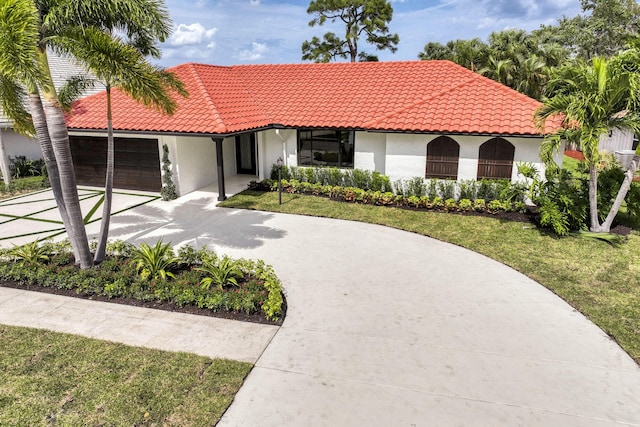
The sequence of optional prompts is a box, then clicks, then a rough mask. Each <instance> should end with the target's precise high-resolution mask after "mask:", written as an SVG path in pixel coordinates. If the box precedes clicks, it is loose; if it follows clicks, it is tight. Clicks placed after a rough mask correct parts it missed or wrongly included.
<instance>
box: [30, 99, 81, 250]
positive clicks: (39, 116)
mask: <svg viewBox="0 0 640 427" xmlns="http://www.w3.org/2000/svg"><path fill="white" fill-rule="evenodd" d="M29 109H30V111H31V118H32V120H33V126H34V127H35V130H36V138H37V139H38V143H39V144H40V149H41V150H42V158H43V160H44V164H45V166H46V167H47V174H48V175H49V184H50V185H51V191H52V192H53V197H54V199H55V200H56V204H57V205H58V211H59V212H60V217H61V218H62V224H64V228H65V230H67V235H68V236H69V242H71V247H72V248H73V254H74V256H75V259H80V258H79V252H78V250H77V245H76V240H75V237H74V236H73V235H72V231H73V229H72V228H71V223H70V222H69V214H68V213H67V208H66V206H65V204H64V198H63V197H62V189H61V187H60V174H59V171H58V164H57V163H56V157H55V155H54V153H53V145H51V137H50V136H49V128H48V127H47V121H46V119H45V117H44V109H43V108H42V101H41V99H40V94H39V93H38V90H37V89H34V90H33V91H31V93H30V94H29Z"/></svg>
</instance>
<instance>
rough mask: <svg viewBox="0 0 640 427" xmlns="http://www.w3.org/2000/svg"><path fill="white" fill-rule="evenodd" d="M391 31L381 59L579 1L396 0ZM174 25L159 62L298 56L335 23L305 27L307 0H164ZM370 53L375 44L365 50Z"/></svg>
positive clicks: (567, 10) (515, 24)
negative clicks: (394, 42) (393, 36)
mask: <svg viewBox="0 0 640 427" xmlns="http://www.w3.org/2000/svg"><path fill="white" fill-rule="evenodd" d="M392 4H393V8H394V15H393V20H392V21H391V24H390V29H391V31H392V32H395V33H398V34H399V36H400V44H399V45H398V51H397V52H396V53H395V54H393V53H390V52H387V51H382V52H378V53H377V54H378V56H379V58H380V60H382V61H392V60H415V59H417V55H418V52H420V51H421V50H422V48H423V47H424V45H425V44H426V43H427V42H429V41H436V42H441V43H445V42H447V41H449V40H453V39H457V38H461V39H468V38H473V37H480V38H481V39H486V37H487V36H488V35H489V34H490V33H491V32H492V31H499V30H504V29H508V28H522V29H526V30H532V29H535V28H537V27H539V26H540V24H543V23H546V24H552V23H555V22H556V21H557V19H558V18H560V17H562V16H563V15H566V16H575V15H576V14H578V13H579V12H580V1H579V0H395V1H393V2H392ZM166 5H167V7H168V8H169V12H170V14H171V18H172V20H173V23H174V32H173V34H172V36H171V38H170V39H169V40H168V41H167V42H165V43H164V44H163V45H162V46H161V47H162V52H163V58H162V59H161V60H160V61H159V63H160V64H161V65H163V66H166V67H169V66H172V65H176V64H181V63H184V62H201V63H207V64H217V65H233V64H266V63H271V64H277V63H295V62H302V59H301V48H300V47H301V45H302V42H303V41H305V40H308V39H311V38H312V37H313V36H314V35H317V36H321V35H322V34H324V33H325V32H326V31H330V30H331V31H334V32H336V33H337V34H341V33H342V32H343V31H344V30H343V29H342V28H341V27H340V26H339V25H338V24H337V23H336V24H334V25H331V24H330V23H326V24H325V25H323V26H322V27H318V26H316V27H313V28H312V27H309V25H308V22H309V21H310V20H311V19H312V17H311V16H310V15H308V14H307V13H306V9H307V7H308V5H309V1H308V0H166ZM364 50H367V51H370V52H371V53H374V50H375V49H366V48H365V49H364Z"/></svg>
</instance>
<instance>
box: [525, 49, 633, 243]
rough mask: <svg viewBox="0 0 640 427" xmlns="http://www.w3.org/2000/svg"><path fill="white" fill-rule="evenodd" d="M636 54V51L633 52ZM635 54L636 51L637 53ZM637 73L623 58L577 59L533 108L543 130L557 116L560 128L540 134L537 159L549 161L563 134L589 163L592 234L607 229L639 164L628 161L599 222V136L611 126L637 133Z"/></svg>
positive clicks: (559, 75)
mask: <svg viewBox="0 0 640 427" xmlns="http://www.w3.org/2000/svg"><path fill="white" fill-rule="evenodd" d="M634 55H635V54H634ZM636 58H637V55H636ZM639 83H640V74H639V73H638V72H637V71H634V70H629V67H627V66H624V58H618V59H613V60H611V61H607V60H606V59H604V58H594V59H593V60H592V63H591V65H588V64H585V63H578V64H576V65H569V66H565V67H562V68H561V69H560V70H559V71H558V74H557V75H556V76H555V77H554V78H553V79H552V80H551V81H550V84H549V90H550V93H552V94H553V96H552V97H550V98H548V99H546V100H545V101H544V105H543V106H542V107H541V108H540V109H539V110H538V111H537V112H536V119H537V120H538V122H539V125H540V126H541V127H542V128H544V126H545V123H546V122H547V120H549V119H552V120H556V119H559V118H562V128H561V129H559V130H558V131H556V132H555V133H552V134H548V135H547V136H545V140H544V142H543V144H542V147H541V157H542V158H543V159H545V160H546V161H547V162H552V161H553V160H552V156H553V152H554V151H556V150H557V149H558V148H559V147H560V146H561V143H562V139H563V138H566V137H567V136H568V137H569V138H570V139H573V140H575V141H576V142H577V144H578V146H579V148H580V149H581V150H582V153H583V154H584V157H585V160H586V162H587V164H588V165H589V211H590V229H591V231H593V232H609V231H610V229H611V224H612V223H613V219H614V218H615V216H616V214H617V213H618V209H619V208H620V205H621V203H622V200H624V197H625V196H626V193H627V191H628V189H629V186H630V184H631V179H632V178H633V174H634V173H635V170H636V168H637V167H638V165H637V162H635V161H634V162H633V163H632V166H631V169H630V170H628V171H627V173H626V174H625V175H626V176H625V181H624V182H623V184H622V186H621V188H620V191H619V192H618V196H617V197H616V201H615V202H614V204H613V206H612V207H611V209H610V211H609V213H608V214H607V216H606V218H605V220H604V222H602V223H600V218H599V215H598V165H599V162H600V154H599V150H598V147H599V143H600V136H601V135H602V134H604V133H607V132H609V130H610V129H613V128H617V129H630V130H632V131H633V132H636V133H637V132H639V131H640V118H639V117H638V113H637V107H638V103H637V101H638V100H637V96H638V90H639V89H640V84H639Z"/></svg>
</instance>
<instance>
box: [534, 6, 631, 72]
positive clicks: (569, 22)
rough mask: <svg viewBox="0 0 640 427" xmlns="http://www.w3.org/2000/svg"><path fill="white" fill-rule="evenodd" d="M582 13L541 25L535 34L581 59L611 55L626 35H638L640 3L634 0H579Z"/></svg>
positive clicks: (624, 42) (621, 45) (620, 48)
mask: <svg viewBox="0 0 640 427" xmlns="http://www.w3.org/2000/svg"><path fill="white" fill-rule="evenodd" d="M581 5H582V12H583V13H582V14H581V15H578V16H575V17H573V18H568V17H563V18H561V19H560V20H558V24H557V25H543V26H541V28H540V29H539V30H537V31H535V35H536V36H537V37H539V38H540V39H541V40H542V41H543V42H545V43H556V44H559V45H561V46H563V47H565V48H567V49H570V50H571V51H572V53H573V54H574V55H575V56H577V57H579V58H582V59H586V60H588V59H590V58H593V57H595V56H602V57H611V56H612V55H614V54H615V53H617V52H619V51H621V50H622V49H623V48H624V46H625V44H626V43H627V42H628V41H629V38H631V37H634V36H637V35H638V34H640V5H639V4H638V2H637V1H636V0H581Z"/></svg>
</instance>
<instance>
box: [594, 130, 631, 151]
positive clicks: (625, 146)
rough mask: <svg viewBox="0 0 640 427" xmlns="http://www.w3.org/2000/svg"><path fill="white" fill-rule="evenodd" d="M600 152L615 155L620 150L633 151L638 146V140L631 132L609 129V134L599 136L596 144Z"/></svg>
mask: <svg viewBox="0 0 640 427" xmlns="http://www.w3.org/2000/svg"><path fill="white" fill-rule="evenodd" d="M598 146H599V148H600V150H601V151H607V152H609V153H615V152H616V151H621V150H635V149H636V147H637V146H638V139H637V138H636V135H635V134H634V133H633V131H631V130H629V129H624V130H621V129H615V128H614V129H611V130H610V131H609V133H605V134H603V135H601V136H600V142H599V144H598Z"/></svg>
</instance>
